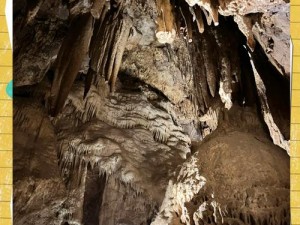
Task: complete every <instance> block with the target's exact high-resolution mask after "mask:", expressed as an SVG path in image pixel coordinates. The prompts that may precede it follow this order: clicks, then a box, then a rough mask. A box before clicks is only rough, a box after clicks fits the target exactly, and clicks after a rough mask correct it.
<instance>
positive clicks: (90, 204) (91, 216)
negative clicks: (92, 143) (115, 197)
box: [82, 167, 106, 225]
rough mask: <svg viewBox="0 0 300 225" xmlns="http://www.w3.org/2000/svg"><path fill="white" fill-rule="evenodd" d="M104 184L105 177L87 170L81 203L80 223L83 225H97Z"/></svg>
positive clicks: (97, 172)
mask: <svg viewBox="0 0 300 225" xmlns="http://www.w3.org/2000/svg"><path fill="white" fill-rule="evenodd" d="M105 183H106V175H99V171H98V170H95V169H94V170H93V169H92V168H91V167H89V168H88V172H87V177H86V181H85V192H84V201H83V218H82V222H83V224H84V225H99V216H100V211H101V204H102V198H103V192H104V189H105Z"/></svg>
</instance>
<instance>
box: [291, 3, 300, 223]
mask: <svg viewBox="0 0 300 225" xmlns="http://www.w3.org/2000/svg"><path fill="white" fill-rule="evenodd" d="M290 19H291V28H290V29H291V37H292V42H293V70H292V71H293V73H292V109H291V224H292V225H300V0H292V1H291V17H290Z"/></svg>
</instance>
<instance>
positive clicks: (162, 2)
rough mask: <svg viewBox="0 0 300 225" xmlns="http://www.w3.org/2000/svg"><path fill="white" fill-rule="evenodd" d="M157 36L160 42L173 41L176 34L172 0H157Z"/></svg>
mask: <svg viewBox="0 0 300 225" xmlns="http://www.w3.org/2000/svg"><path fill="white" fill-rule="evenodd" d="M156 4H157V11H158V16H157V21H156V23H157V31H156V38H157V40H158V41H159V42H160V43H163V44H164V43H172V42H173V41H174V39H175V36H176V31H175V28H174V15H173V11H172V5H171V3H170V0H157V1H156Z"/></svg>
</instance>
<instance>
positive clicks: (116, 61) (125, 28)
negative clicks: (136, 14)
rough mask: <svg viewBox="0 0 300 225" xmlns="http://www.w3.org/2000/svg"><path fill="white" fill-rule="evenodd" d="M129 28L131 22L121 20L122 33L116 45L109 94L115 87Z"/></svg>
mask: <svg viewBox="0 0 300 225" xmlns="http://www.w3.org/2000/svg"><path fill="white" fill-rule="evenodd" d="M130 28H131V22H130V21H129V20H128V19H123V25H122V28H121V29H122V31H121V38H120V40H119V41H118V43H117V45H118V48H117V52H116V57H115V59H114V65H113V71H112V77H111V85H110V87H111V92H114V91H115V86H116V80H117V76H118V72H119V69H120V66H121V63H122V57H123V53H124V50H125V47H126V44H127V39H128V36H129V32H130Z"/></svg>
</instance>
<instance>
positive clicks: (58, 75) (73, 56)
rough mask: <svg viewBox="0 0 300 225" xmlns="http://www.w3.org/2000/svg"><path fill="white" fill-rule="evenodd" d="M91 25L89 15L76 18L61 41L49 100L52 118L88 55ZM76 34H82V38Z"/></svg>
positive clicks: (61, 105)
mask: <svg viewBox="0 0 300 225" xmlns="http://www.w3.org/2000/svg"><path fill="white" fill-rule="evenodd" d="M92 24H93V19H92V17H91V16H90V14H84V15H80V16H78V17H77V18H76V19H75V21H73V23H72V25H71V27H70V31H69V33H68V35H67V36H66V38H65V39H64V41H63V44H62V47H61V49H60V51H59V53H58V57H57V65H56V69H55V78H54V81H53V83H52V88H51V93H50V98H49V104H50V106H49V107H50V113H51V115H52V116H56V115H57V114H58V113H59V112H60V110H61V109H62V107H63V106H64V103H65V100H66V98H67V96H68V95H69V92H70V90H71V87H72V84H73V82H74V81H75V78H76V77H77V75H78V71H79V70H80V67H81V64H82V62H83V59H84V57H85V56H86V55H87V53H88V48H89V45H90V39H91V35H92ZM78 34H82V36H81V35H78ZM66 59H67V62H66Z"/></svg>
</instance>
